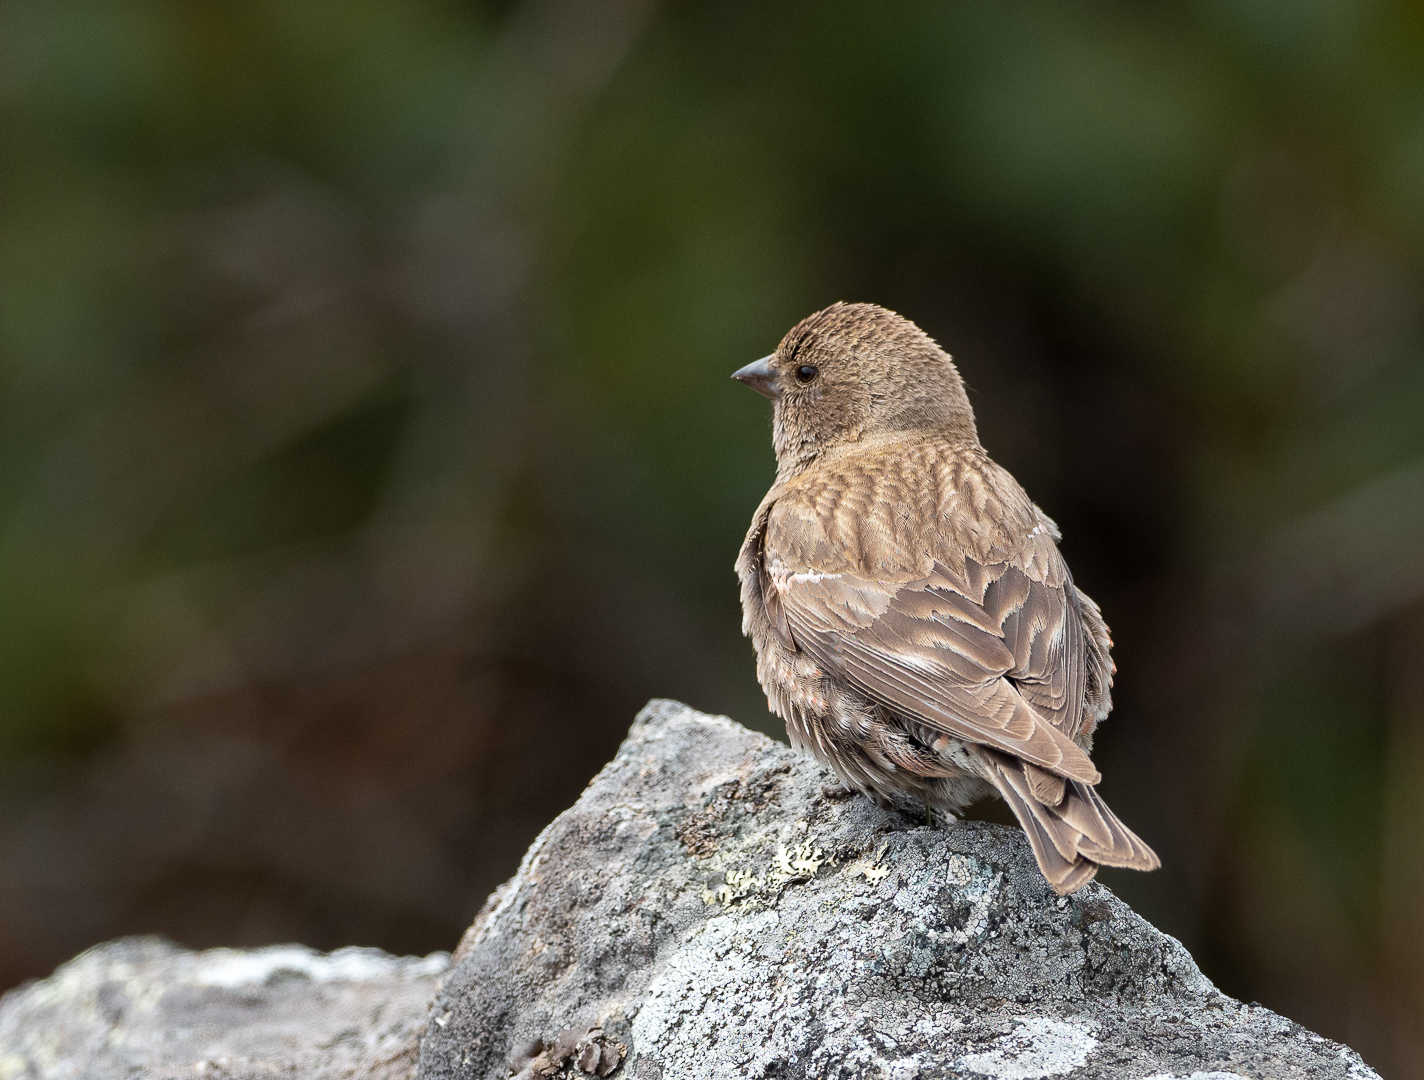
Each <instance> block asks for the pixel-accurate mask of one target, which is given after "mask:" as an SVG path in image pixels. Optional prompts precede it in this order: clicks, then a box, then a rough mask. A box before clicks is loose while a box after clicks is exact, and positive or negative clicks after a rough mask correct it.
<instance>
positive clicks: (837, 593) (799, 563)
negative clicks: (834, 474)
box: [763, 512, 1100, 802]
mask: <svg viewBox="0 0 1424 1080" xmlns="http://www.w3.org/2000/svg"><path fill="white" fill-rule="evenodd" d="M808 525H812V526H813V525H814V523H811V522H808V520H807V518H806V517H805V516H803V515H802V514H799V513H794V512H793V513H786V514H777V513H773V514H772V515H771V519H770V521H769V522H768V530H767V533H766V535H765V540H764V543H765V544H766V552H765V555H764V562H763V565H764V570H763V573H764V574H766V575H767V582H766V587H765V588H764V590H763V593H764V595H766V596H767V597H768V598H769V599H771V600H772V604H771V605H769V607H774V608H775V609H776V611H775V616H774V617H775V618H776V619H777V620H778V621H779V620H782V619H784V623H785V625H786V626H787V627H788V628H789V630H790V635H791V638H792V639H793V640H794V643H795V646H796V647H797V648H799V649H802V650H804V651H805V652H806V653H808V654H810V655H811V656H812V657H814V658H815V660H816V662H817V663H818V664H820V665H821V666H822V667H823V668H825V669H826V670H827V671H828V672H834V673H838V674H839V675H840V676H842V677H843V678H845V679H846V680H847V681H848V682H849V683H850V684H851V685H852V686H854V687H855V688H856V689H857V690H859V691H860V692H861V693H863V694H865V695H866V696H868V697H870V698H871V699H872V700H874V701H876V702H878V703H880V704H883V705H884V706H886V707H887V708H888V709H889V711H890V712H891V713H893V714H895V715H898V716H902V717H904V718H906V719H907V720H911V721H913V722H916V723H918V724H919V725H923V726H924V727H925V728H927V729H929V731H930V732H932V733H942V734H946V735H951V736H954V737H956V738H960V739H963V740H965V741H968V742H971V743H978V744H982V745H985V746H989V747H993V748H995V749H998V750H1001V751H1004V752H1006V753H1009V754H1013V755H1015V756H1017V757H1019V758H1021V759H1022V760H1023V761H1025V762H1027V763H1029V765H1030V766H1031V768H1030V769H1029V770H1028V775H1029V776H1030V782H1031V783H1033V784H1034V785H1035V787H1036V788H1038V789H1039V790H1040V793H1041V794H1042V796H1043V797H1045V798H1047V799H1049V800H1050V801H1054V802H1056V801H1057V800H1056V798H1055V796H1061V791H1060V789H1061V786H1062V783H1063V778H1064V777H1067V778H1070V779H1073V780H1079V781H1081V782H1083V783H1086V784H1095V783H1097V782H1098V780H1099V778H1100V777H1099V773H1098V771H1097V769H1095V768H1094V767H1093V763H1092V762H1091V761H1090V760H1089V758H1088V755H1087V754H1086V753H1084V752H1083V750H1081V749H1080V748H1079V747H1078V746H1077V745H1076V744H1075V743H1074V742H1073V739H1072V736H1073V735H1076V734H1077V733H1078V730H1079V728H1080V727H1081V724H1082V711H1083V709H1082V706H1083V696H1084V679H1085V658H1084V642H1083V624H1082V617H1081V612H1080V609H1079V606H1078V602H1077V595H1076V593H1075V592H1074V591H1073V584H1072V582H1071V580H1070V579H1069V578H1068V576H1067V570H1066V568H1065V567H1064V566H1063V563H1062V559H1061V557H1059V556H1058V553H1057V549H1056V547H1053V545H1052V542H1051V540H1050V539H1049V538H1048V537H1046V536H1045V537H1044V538H1043V540H1044V541H1045V542H1046V543H1047V545H1048V547H1047V549H1045V548H1043V547H1042V546H1041V545H1034V550H1033V553H1032V554H1033V556H1034V557H1031V558H1018V557H1005V558H1002V559H1000V560H998V561H994V562H989V561H984V562H981V561H978V560H976V559H974V558H969V557H963V556H961V558H960V559H958V560H953V561H954V562H958V563H959V564H960V565H961V566H962V567H963V569H962V570H961V569H959V568H957V567H956V566H954V565H953V562H952V561H951V560H950V559H949V558H946V559H945V560H944V561H939V560H935V561H933V562H932V563H931V564H930V566H929V573H928V574H924V575H922V576H918V577H915V578H912V579H909V580H898V581H897V580H891V581H885V580H879V578H880V577H881V575H878V574H877V575H876V577H874V578H872V577H871V576H870V575H868V574H867V573H865V572H864V571H863V570H859V569H848V568H844V567H845V564H844V563H840V564H837V566H838V568H837V569H835V570H832V571H827V570H820V569H816V568H814V567H810V566H806V565H804V562H805V560H804V559H798V560H796V561H792V562H788V561H787V560H785V559H783V558H781V557H779V556H780V552H783V551H798V550H799V551H804V550H806V549H807V546H808V545H807V544H806V543H804V542H798V541H800V540H803V539H804V538H799V537H796V536H794V535H788V532H789V531H794V530H796V529H798V528H804V527H806V526H808ZM811 546H813V547H814V546H816V545H814V544H813V545H811ZM897 576H898V575H897ZM1032 766H1037V768H1032Z"/></svg>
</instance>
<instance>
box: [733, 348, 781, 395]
mask: <svg viewBox="0 0 1424 1080" xmlns="http://www.w3.org/2000/svg"><path fill="white" fill-rule="evenodd" d="M775 355H776V354H775V353H773V354H772V356H775ZM732 378H734V379H736V380H738V381H739V382H744V383H746V384H747V385H748V386H750V387H751V388H752V389H753V390H755V391H756V392H757V393H758V394H760V395H761V396H762V397H768V398H771V399H773V400H775V399H776V398H779V397H780V396H781V387H780V386H779V385H777V382H776V372H774V371H772V370H771V356H763V357H762V358H761V359H760V360H758V361H756V362H755V363H752V364H748V365H747V366H746V367H744V368H739V369H738V370H736V371H734V372H732Z"/></svg>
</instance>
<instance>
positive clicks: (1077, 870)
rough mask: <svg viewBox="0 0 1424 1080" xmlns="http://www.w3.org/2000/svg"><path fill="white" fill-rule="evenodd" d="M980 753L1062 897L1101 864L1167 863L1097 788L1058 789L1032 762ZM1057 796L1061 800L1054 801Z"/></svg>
mask: <svg viewBox="0 0 1424 1080" xmlns="http://www.w3.org/2000/svg"><path fill="white" fill-rule="evenodd" d="M977 753H978V756H979V760H980V762H981V763H982V764H983V766H984V773H985V778H986V779H987V780H989V782H990V783H992V784H993V785H994V786H995V787H996V788H998V789H999V793H1000V794H1001V795H1003V797H1004V801H1005V802H1007V803H1008V804H1009V808H1010V809H1011V810H1012V811H1013V812H1014V817H1016V818H1018V820H1019V824H1020V825H1022V826H1023V830H1024V834H1025V835H1026V836H1027V837H1028V842H1029V846H1030V847H1032V848H1033V854H1034V857H1035V858H1036V859H1037V860H1038V866H1039V869H1040V870H1042V871H1043V876H1044V877H1045V878H1046V879H1047V880H1048V883H1049V884H1050V885H1052V886H1053V888H1054V891H1055V892H1057V893H1059V895H1062V896H1066V895H1068V894H1069V893H1072V892H1076V891H1077V890H1079V889H1081V888H1082V887H1083V886H1084V885H1086V884H1087V883H1088V882H1090V881H1091V880H1093V876H1094V875H1095V874H1096V873H1097V872H1098V867H1099V866H1100V865H1102V866H1125V867H1128V868H1129V869H1132V870H1156V869H1157V868H1158V867H1159V866H1161V865H1162V864H1161V860H1159V859H1158V858H1157V855H1156V853H1154V852H1153V850H1152V849H1151V848H1150V847H1148V846H1147V845H1146V844H1145V843H1143V842H1142V841H1141V840H1140V839H1139V838H1138V837H1137V836H1136V834H1134V833H1133V832H1132V830H1131V829H1129V828H1128V827H1127V826H1126V825H1124V824H1123V823H1122V822H1121V821H1119V820H1118V818H1117V815H1116V814H1114V813H1113V812H1112V811H1111V810H1109V809H1108V806H1107V804H1106V803H1105V802H1103V800H1102V797H1101V796H1100V795H1099V794H1098V793H1097V792H1096V791H1095V790H1094V789H1093V787H1092V786H1091V785H1089V784H1084V783H1082V782H1081V781H1078V780H1067V781H1066V782H1064V783H1063V784H1062V786H1061V787H1058V786H1057V785H1054V784H1052V783H1050V782H1048V781H1047V780H1046V779H1045V778H1044V777H1042V776H1038V775H1035V773H1041V772H1043V770H1041V769H1038V768H1037V767H1036V766H1034V765H1032V764H1029V763H1026V762H1023V761H1020V760H1018V759H1017V758H1014V757H1011V756H1009V755H1007V754H1003V753H1000V752H998V751H996V750H989V749H987V748H984V747H980V748H978V751H977ZM1030 770H1032V771H1030ZM1048 775H1049V776H1051V774H1048ZM1054 779H1060V778H1056V777H1055V778H1054ZM1055 795H1056V796H1057V797H1058V798H1057V801H1056V802H1052V801H1050V800H1051V799H1052V798H1053V797H1054V796H1055Z"/></svg>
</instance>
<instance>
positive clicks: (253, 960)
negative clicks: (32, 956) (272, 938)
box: [0, 938, 449, 1080]
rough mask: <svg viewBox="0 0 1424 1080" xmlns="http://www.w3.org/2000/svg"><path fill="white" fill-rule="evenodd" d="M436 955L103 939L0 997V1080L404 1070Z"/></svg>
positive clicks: (367, 1076) (238, 1078) (386, 1075)
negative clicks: (191, 948) (194, 947)
mask: <svg viewBox="0 0 1424 1080" xmlns="http://www.w3.org/2000/svg"><path fill="white" fill-rule="evenodd" d="M448 963H449V957H448V956H447V955H446V954H444V953H436V954H434V955H431V956H428V957H426V958H425V959H423V960H422V959H411V958H404V959H402V958H399V957H394V956H388V955H386V954H385V953H383V952H380V951H378V950H376V949H342V950H340V951H339V952H334V953H327V954H322V953H318V952H313V951H312V950H311V949H306V948H302V947H301V946H296V945H289V946H282V947H278V948H271V949H253V950H250V951H242V950H236V949H213V950H211V951H209V952H197V953H195V952H187V951H185V950H183V949H180V948H178V947H177V946H175V945H172V944H170V943H168V942H166V941H162V940H160V939H157V938H127V939H125V940H123V941H115V942H111V943H110V944H108V945H100V946H99V947H98V948H95V949H90V950H89V951H88V952H86V953H84V954H82V955H81V956H79V957H77V958H75V959H74V960H71V961H70V962H69V963H67V964H65V965H64V966H63V967H62V968H60V969H59V970H58V971H56V972H55V973H54V974H53V975H51V976H50V977H49V978H48V979H45V980H44V981H42V982H37V983H31V984H30V985H29V986H26V987H23V988H21V989H20V990H16V991H13V992H11V993H9V994H7V995H5V997H4V998H3V999H0V1080H62V1078H63V1080H68V1078H73V1080H120V1078H123V1080H158V1078H163V1080H168V1078H174V1080H176V1078H177V1077H184V1078H192V1077H206V1078H209V1080H269V1078H273V1080H275V1078H276V1077H284V1078H294V1080H295V1078H298V1077H300V1078H301V1080H328V1078H330V1080H336V1078H337V1077H341V1078H344V1080H398V1078H399V1080H405V1078H407V1077H409V1076H410V1074H411V1072H412V1070H413V1069H414V1067H415V1054H416V1043H417V1040H418V1038H419V1035H420V1029H421V1026H422V1025H423V1024H424V1022H425V1017H426V1006H427V1005H428V1004H429V1002H430V998H431V995H433V994H434V993H435V988H436V985H437V984H438V983H439V980H440V975H441V974H442V973H443V972H444V971H445V968H446V965H447V964H448Z"/></svg>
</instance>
